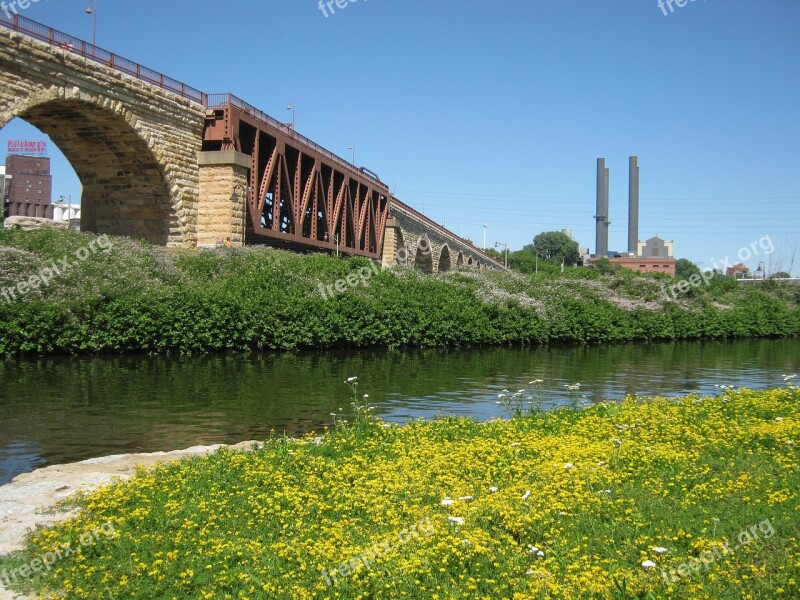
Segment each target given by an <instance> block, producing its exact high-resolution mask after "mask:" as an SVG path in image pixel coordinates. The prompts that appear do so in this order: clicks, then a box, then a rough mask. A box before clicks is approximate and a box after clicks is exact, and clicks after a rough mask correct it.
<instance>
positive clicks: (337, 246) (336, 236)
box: [325, 233, 339, 256]
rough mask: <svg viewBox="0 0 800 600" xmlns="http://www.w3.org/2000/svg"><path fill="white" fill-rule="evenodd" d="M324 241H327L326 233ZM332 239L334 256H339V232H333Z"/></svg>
mask: <svg viewBox="0 0 800 600" xmlns="http://www.w3.org/2000/svg"><path fill="white" fill-rule="evenodd" d="M325 241H326V242H327V241H328V234H327V233H326V234H325ZM333 241H334V242H336V256H339V234H338V233H334V234H333Z"/></svg>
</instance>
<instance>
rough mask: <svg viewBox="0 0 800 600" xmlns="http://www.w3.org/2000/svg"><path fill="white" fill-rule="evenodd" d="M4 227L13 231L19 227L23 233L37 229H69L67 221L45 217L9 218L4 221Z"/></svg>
mask: <svg viewBox="0 0 800 600" xmlns="http://www.w3.org/2000/svg"><path fill="white" fill-rule="evenodd" d="M3 227H5V228H6V229H12V228H14V227H19V228H20V229H22V230H23V231H36V230H37V229H67V228H68V227H69V225H68V223H67V222H66V221H54V220H53V219H45V218H43V217H8V218H7V219H6V220H5V221H3Z"/></svg>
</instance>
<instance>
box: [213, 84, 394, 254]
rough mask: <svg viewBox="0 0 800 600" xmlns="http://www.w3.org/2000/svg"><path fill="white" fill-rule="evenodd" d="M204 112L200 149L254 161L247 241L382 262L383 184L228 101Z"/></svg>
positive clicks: (223, 97)
mask: <svg viewBox="0 0 800 600" xmlns="http://www.w3.org/2000/svg"><path fill="white" fill-rule="evenodd" d="M209 104H210V110H209V111H208V113H207V118H206V127H205V130H204V134H203V142H204V149H205V150H214V149H219V150H236V151H238V152H241V153H244V154H246V155H248V156H250V158H251V168H250V181H249V185H248V193H247V215H248V223H247V235H248V237H249V238H250V239H256V240H261V241H264V242H266V243H270V244H273V245H278V246H281V245H283V246H285V247H291V248H316V249H323V250H329V251H333V250H336V249H338V250H339V251H340V252H342V253H344V254H352V255H357V256H366V257H369V258H372V259H375V260H380V259H381V257H382V249H383V236H384V229H385V225H386V220H387V218H388V215H389V189H388V187H387V186H386V184H384V183H383V182H381V181H380V180H379V179H378V178H377V177H374V176H372V175H371V174H369V173H366V172H364V171H363V170H361V169H358V168H356V167H355V165H352V164H350V163H348V162H346V161H345V160H344V159H342V158H341V157H338V156H336V155H335V154H333V153H331V152H329V151H328V150H326V149H324V148H322V147H321V146H319V145H318V144H316V143H314V142H313V141H311V140H309V139H308V138H306V137H305V136H303V135H300V134H298V133H297V132H296V131H294V130H293V129H292V128H291V127H289V126H287V125H286V124H285V123H281V122H279V121H277V120H275V119H274V118H272V117H270V116H269V115H267V114H266V113H263V112H262V111H259V110H257V109H255V108H254V107H252V106H251V105H249V104H247V103H245V102H243V101H242V100H240V99H239V98H236V97H235V96H233V95H231V94H220V95H212V96H210V97H209ZM337 240H338V243H337Z"/></svg>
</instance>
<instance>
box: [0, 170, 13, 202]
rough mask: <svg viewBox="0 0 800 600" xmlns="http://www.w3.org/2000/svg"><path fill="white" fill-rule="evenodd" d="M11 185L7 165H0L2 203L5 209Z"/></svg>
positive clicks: (0, 197) (0, 196)
mask: <svg viewBox="0 0 800 600" xmlns="http://www.w3.org/2000/svg"><path fill="white" fill-rule="evenodd" d="M10 183H11V175H6V167H5V165H0V201H2V203H3V207H5V205H6V194H7V193H8V188H9V184H10Z"/></svg>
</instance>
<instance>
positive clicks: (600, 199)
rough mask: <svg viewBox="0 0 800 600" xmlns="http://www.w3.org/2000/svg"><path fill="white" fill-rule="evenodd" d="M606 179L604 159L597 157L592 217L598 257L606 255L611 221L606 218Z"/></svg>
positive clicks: (606, 170)
mask: <svg viewBox="0 0 800 600" xmlns="http://www.w3.org/2000/svg"><path fill="white" fill-rule="evenodd" d="M608 180H609V172H608V169H607V168H606V159H605V158H598V159H597V214H596V215H595V217H594V218H595V221H596V222H597V228H596V242H595V253H596V255H597V257H598V258H600V257H603V256H607V255H608V226H609V225H610V224H611V221H609V220H608V190H609V187H608V183H609V181H608ZM637 241H638V240H637Z"/></svg>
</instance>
